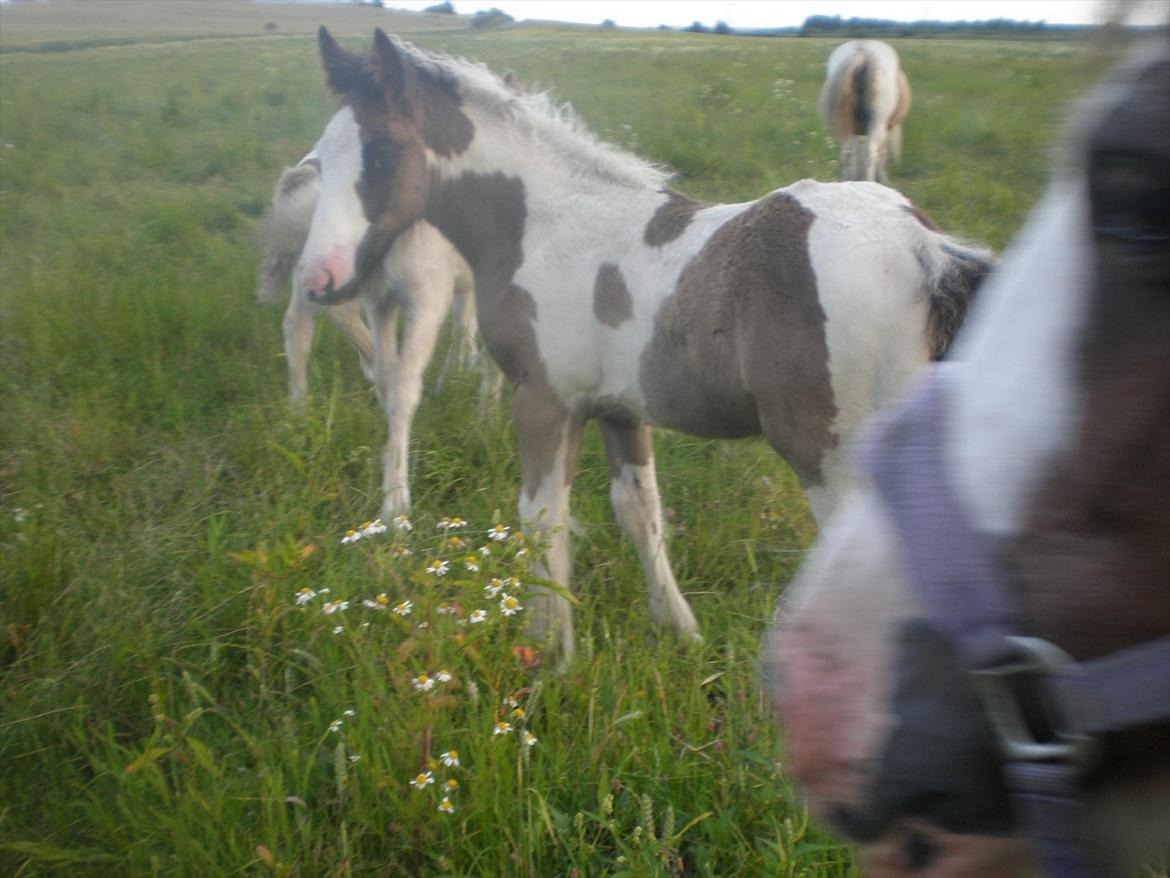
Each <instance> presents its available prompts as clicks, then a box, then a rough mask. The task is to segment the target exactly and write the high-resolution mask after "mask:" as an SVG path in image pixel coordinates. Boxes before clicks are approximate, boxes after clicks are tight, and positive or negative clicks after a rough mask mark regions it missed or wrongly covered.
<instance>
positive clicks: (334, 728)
mask: <svg viewBox="0 0 1170 878" xmlns="http://www.w3.org/2000/svg"><path fill="white" fill-rule="evenodd" d="M340 731H341V720H339V719H335V720H334V721H333V722H331V723H330V724H329V734H331V735H336V734H337V733H338V732H340Z"/></svg>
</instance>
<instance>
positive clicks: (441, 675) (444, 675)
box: [435, 668, 454, 683]
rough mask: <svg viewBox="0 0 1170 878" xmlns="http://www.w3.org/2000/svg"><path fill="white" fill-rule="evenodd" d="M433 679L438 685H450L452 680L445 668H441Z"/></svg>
mask: <svg viewBox="0 0 1170 878" xmlns="http://www.w3.org/2000/svg"><path fill="white" fill-rule="evenodd" d="M435 679H436V680H438V681H439V682H440V683H450V682H451V680H452V679H454V678H453V677H452V676H451V672H450V671H448V670H447V669H446V668H443V669H442V670H441V671H439V672H438V673H436V674H435Z"/></svg>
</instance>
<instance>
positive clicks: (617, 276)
mask: <svg viewBox="0 0 1170 878" xmlns="http://www.w3.org/2000/svg"><path fill="white" fill-rule="evenodd" d="M593 316H595V317H596V318H597V320H598V321H599V322H600V323H604V324H605V325H606V326H612V327H614V328H616V327H618V326H621V325H622V324H623V323H625V322H626V321H627V320H629V319H630V318H631V317H633V316H634V302H633V300H632V299H631V298H630V291H629V289H628V288H627V287H626V279H625V278H624V277H622V270H621V269H620V268H618V267H617V266H616V265H614V264H613V263H612V262H605V263H602V265H601V268H599V269H598V270H597V279H596V280H595V281H594V282H593Z"/></svg>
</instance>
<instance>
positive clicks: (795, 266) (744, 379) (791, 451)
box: [639, 194, 837, 485]
mask: <svg viewBox="0 0 1170 878" xmlns="http://www.w3.org/2000/svg"><path fill="white" fill-rule="evenodd" d="M812 223H813V215H812V213H810V212H809V211H808V210H806V209H805V208H804V207H803V206H802V205H801V204H800V203H799V202H797V201H796V200H795V199H794V198H792V197H791V196H789V195H787V194H773V195H769V196H766V197H764V198H762V199H760V200H759V201H757V202H756V203H755V204H753V205H752V206H751V207H749V208H748V209H747V210H745V211H744V212H743V213H741V214H739V215H738V216H736V217H735V218H733V219H731V220H729V221H728V222H726V223H724V224H723V225H722V226H721V227H720V228H719V229H718V230H717V231H716V232H715V233H714V234H713V235H712V236H711V238H710V239H709V240H708V241H707V243H706V244H705V245H704V247H703V249H702V250H700V251H699V253H697V254H696V255H695V257H694V258H693V259H692V260H691V262H690V263H689V264H688V265H687V267H686V268H685V269H683V271H682V273H681V274H680V276H679V280H678V284H677V285H676V287H675V291H674V293H673V294H672V295H671V296H669V297H668V298H667V299H666V300H665V301H664V302H663V303H662V305H661V307H660V308H659V310H658V313H657V314H655V316H654V324H655V326H654V336H653V338H652V339H651V341H650V344H649V345H647V347H646V350H645V351H644V352H643V354H642V359H641V367H640V375H639V377H640V381H641V385H642V390H643V393H644V395H645V398H646V405H647V410H648V411H649V414H650V416H651V420H652V421H653V422H654V423H657V424H661V425H663V426H667V427H671V428H673V429H677V430H681V431H683V432H685V433H691V434H693V435H697V436H710V437H721V438H735V437H740V436H750V435H755V434H757V433H760V432H763V433H764V435H765V436H766V437H767V438H768V441H769V442H770V443H771V444H772V446H773V447H774V448H775V449H776V451H777V452H779V454H780V455H781V456H782V457H784V458H785V459H786V460H787V461H788V462H789V463H790V464H791V465H792V467H793V468H794V469H795V470H796V472H797V474H798V475H799V476H800V478H801V480H802V481H803V482H804V484H805V485H810V484H819V483H820V481H821V467H820V462H821V458H822V456H823V455H824V452H825V451H826V450H828V449H830V448H833V447H834V446H835V445H836V444H837V436H836V435H835V434H834V433H833V430H832V425H833V421H834V419H835V418H836V415H837V406H836V403H835V401H834V398H833V389H832V384H831V382H830V377H829V350H828V343H827V341H826V339H825V312H824V310H823V309H822V308H821V304H820V301H819V299H818V297H817V286H816V276H815V274H814V273H813V269H812V265H811V263H810V261H809V255H808V232H809V228H810V227H811V225H812Z"/></svg>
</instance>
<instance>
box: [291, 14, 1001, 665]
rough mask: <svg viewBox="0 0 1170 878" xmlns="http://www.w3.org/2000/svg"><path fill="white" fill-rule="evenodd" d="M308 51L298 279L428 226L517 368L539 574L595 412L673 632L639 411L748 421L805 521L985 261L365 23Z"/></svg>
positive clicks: (624, 515)
mask: <svg viewBox="0 0 1170 878" xmlns="http://www.w3.org/2000/svg"><path fill="white" fill-rule="evenodd" d="M320 49H321V56H322V59H323V61H324V65H325V70H326V73H327V76H328V81H329V85H330V86H331V88H332V89H333V90H334V91H335V92H336V93H337V94H338V95H339V96H340V99H341V102H340V108H339V109H338V111H337V113H336V114H335V115H334V117H333V119H332V120H331V121H330V122H329V125H328V126H327V127H326V129H325V132H324V133H323V134H322V136H321V139H320V141H319V142H318V144H317V147H316V149H315V153H316V155H317V156H318V158H319V159H320V161H321V197H320V200H319V201H318V204H317V211H316V213H315V214H314V217H313V228H312V231H311V232H310V234H309V241H308V243H307V244H306V247H305V253H304V257H303V260H302V279H301V282H302V284H303V285H304V286H305V287H306V288H307V289H309V290H310V291H312V292H313V293H315V294H316V296H317V297H318V299H319V300H320V301H323V302H334V301H341V300H344V299H346V298H348V297H351V296H352V295H354V294H355V292H356V290H357V289H358V288H359V287H360V284H361V283H362V279H363V278H364V277H365V275H366V274H367V273H368V272H369V271H370V270H371V269H372V268H373V267H374V266H376V265H377V264H378V260H379V259H380V258H381V254H382V253H384V252H385V250H386V248H387V247H389V246H390V245H391V244H392V243H393V242H394V240H395V239H396V237H397V236H398V235H399V234H400V233H401V231H402V230H403V229H404V228H407V227H408V226H409V225H410V224H411V223H413V222H414V221H415V220H417V219H418V218H420V217H421V218H425V219H426V220H428V221H429V222H431V223H433V224H434V225H435V226H436V227H437V228H438V229H439V230H440V231H441V232H442V233H443V235H444V236H446V237H447V238H448V239H449V240H450V241H451V242H452V243H453V244H454V245H455V247H456V248H457V249H458V250H459V252H460V253H461V254H462V255H463V257H464V258H465V259H466V260H467V262H468V263H469V264H470V265H471V267H472V270H473V271H474V272H475V286H476V296H477V309H478V313H479V325H480V331H481V332H482V333H483V337H484V340H485V341H486V343H487V346H488V350H489V351H490V352H491V354H492V356H493V357H494V358H495V360H496V362H497V363H498V364H499V365H500V367H501V368H502V369H503V371H504V374H505V375H506V376H507V378H508V379H509V380H510V381H511V382H512V384H513V387H514V391H515V392H514V394H513V419H514V423H515V426H516V431H517V436H518V440H519V446H520V454H521V470H522V480H523V484H522V486H521V497H520V514H521V518H522V519H523V520H525V521H528V522H531V523H532V525H534V526H535V527H537V528H539V529H541V530H544V531H546V532H547V533H548V535H549V549H548V552H547V555H546V559H547V560H546V563H547V571H545V572H546V573H547V576H546V577H545V578H547V579H550V580H552V581H553V582H556V583H559V584H562V585H565V586H567V585H568V582H569V553H568V533H567V532H566V528H565V527H564V525H565V524H566V522H568V520H569V489H570V485H571V484H572V481H573V475H574V470H575V468H576V463H577V454H578V449H579V447H580V442H581V436H582V432H583V430H584V427H585V423H586V421H588V420H590V419H596V420H597V421H598V424H599V427H600V429H601V433H602V436H603V438H604V442H605V448H606V453H607V455H608V458H609V464H610V473H611V477H612V483H611V498H612V501H613V506H614V510H615V512H616V515H617V519H618V521H619V523H620V524H621V526H622V528H623V529H624V530H625V532H626V533H627V534H628V535H629V536H630V538H631V539H632V540H633V541H634V544H635V546H636V548H637V551H638V555H639V559H640V561H641V563H642V567H643V570H644V572H645V575H646V581H647V588H648V591H649V596H650V601H649V608H650V613H651V615H652V617H653V618H654V620H655V621H656V622H659V623H661V624H665V625H667V626H669V627H670V628H672V629H674V631H676V632H677V633H679V634H680V635H683V636H688V637H697V636H698V635H697V626H696V623H695V618H694V615H693V614H692V613H691V609H690V607H689V606H688V605H687V602H686V600H684V598H683V596H682V595H681V594H680V593H679V590H678V586H677V584H676V582H675V579H674V575H673V574H672V572H671V569H670V564H669V562H668V560H667V552H666V539H665V534H664V532H663V527H662V518H661V508H660V503H659V496H658V487H657V482H656V476H655V471H654V456H653V446H652V443H651V434H650V425H651V424H655V425H661V426H666V427H671V428H674V429H677V430H682V431H684V432H687V433H691V434H694V435H699V436H709V437H723V438H735V437H741V436H751V435H757V434H759V433H763V434H764V435H765V436H766V437H767V439H768V440H769V442H771V444H772V446H773V447H774V448H775V449H776V450H777V451H778V452H779V453H780V454H781V455H782V456H783V457H784V458H785V459H786V460H787V461H788V462H789V463H790V464H791V465H792V466H793V468H794V469H795V470H796V472H797V474H798V475H799V477H800V479H801V481H802V483H803V485H804V486H805V488H806V490H807V492H808V496H809V501H810V503H811V504H812V508H813V511H814V513H815V514H816V515H817V517H818V518H823V517H824V516H826V515H827V514H828V512H829V511H830V510H831V509H832V508H833V507H834V506H835V505H836V503H837V500H838V498H839V497H840V496H841V495H842V494H843V492H844V491H845V490H846V489H847V487H848V485H849V484H850V481H851V473H850V468H849V464H848V462H847V460H846V458H845V456H844V444H845V439H846V438H847V437H848V436H849V435H850V433H851V432H852V431H853V429H854V427H855V425H856V424H858V423H860V422H861V421H862V420H863V419H864V418H865V417H866V416H867V415H868V414H869V413H871V412H873V411H874V410H875V409H876V408H877V407H878V406H880V405H881V404H882V403H883V402H885V401H886V400H888V399H890V398H891V397H892V396H893V395H894V394H895V393H896V392H897V391H898V390H899V389H900V388H901V387H902V386H903V385H904V384H905V383H906V382H907V381H908V380H909V378H910V377H911V376H912V375H914V374H915V373H916V372H918V371H919V370H920V369H921V368H922V367H923V365H924V364H926V363H927V362H928V361H929V360H930V359H931V357H932V356H937V355H938V354H940V353H941V351H942V350H943V349H944V348H945V347H946V345H947V342H948V341H949V339H950V334H951V332H952V331H953V328H954V326H955V324H956V323H957V321H958V319H960V318H961V316H962V314H963V312H964V310H965V308H966V304H967V298H968V296H969V295H970V292H971V290H972V289H973V287H974V285H975V284H976V283H978V281H979V280H980V279H981V277H982V276H983V274H984V272H985V271H986V269H987V266H988V256H987V254H986V253H985V252H983V251H980V250H976V249H972V248H970V247H966V246H964V245H962V244H960V243H959V242H958V241H956V240H954V239H952V238H949V237H947V236H946V235H943V234H941V233H940V232H938V231H937V230H936V229H934V228H933V226H931V224H929V223H928V222H927V221H925V220H924V218H923V216H922V214H921V213H919V212H917V211H916V210H915V209H914V208H913V206H912V205H911V204H910V203H909V202H908V201H907V200H906V199H905V198H903V197H902V196H901V195H899V194H898V193H897V192H894V191H893V190H890V189H886V188H885V187H882V186H878V185H876V184H866V183H857V184H836V183H834V184H827V185H826V184H820V183H815V182H811V181H804V182H801V183H798V184H796V185H794V186H790V187H788V188H786V189H781V190H778V191H776V192H773V193H771V194H770V195H766V196H764V197H763V198H761V199H759V200H758V201H754V202H750V203H747V204H717V205H704V204H698V203H696V202H693V201H691V200H690V199H688V198H686V197H684V196H682V195H679V194H678V193H675V192H671V191H669V190H668V189H667V188H666V183H667V175H666V174H665V173H664V172H662V171H661V170H659V169H657V168H655V167H653V166H651V165H649V164H647V163H645V162H643V161H642V160H640V159H638V158H637V157H635V156H633V155H631V154H629V153H624V152H622V151H620V150H617V149H615V148H613V147H611V146H608V145H606V144H603V143H601V142H600V141H598V140H597V139H596V138H595V137H594V136H593V135H591V134H590V133H588V132H587V131H585V130H584V129H583V128H582V126H581V125H580V123H579V122H578V121H577V120H576V118H575V117H574V116H573V115H572V114H571V113H570V112H569V111H568V110H567V109H565V108H561V107H557V106H555V105H554V104H552V103H551V102H550V101H549V99H548V98H547V96H545V95H526V94H517V93H516V92H515V91H514V90H513V89H510V88H509V87H507V85H506V84H505V83H504V82H503V81H502V80H500V79H499V78H498V77H496V76H493V75H492V74H491V73H489V72H488V71H487V70H486V69H485V68H483V67H481V66H478V65H475V64H471V63H468V62H466V61H459V60H455V59H451V58H446V57H442V56H436V55H431V54H428V53H424V52H421V51H419V50H418V49H415V48H412V47H408V46H405V45H402V44H399V43H397V42H395V41H392V40H391V39H390V38H388V37H387V36H386V35H385V34H384V33H382V32H381V31H377V32H376V33H375V37H374V47H373V52H372V54H371V55H370V56H369V57H368V58H360V57H357V56H354V55H351V54H349V53H348V52H346V51H344V50H343V49H341V48H340V47H339V46H338V45H337V43H336V42H334V40H333V38H332V37H331V36H330V35H329V34H328V32H327V31H325V30H324V29H322V30H321V32H320ZM569 609H570V608H569V603H568V601H567V600H565V599H564V598H563V597H560V596H553V595H552V594H546V595H544V596H542V598H541V599H540V600H538V601H535V602H534V607H533V614H532V622H531V625H532V629H533V631H534V633H535V634H536V635H538V636H546V635H549V634H552V635H553V636H554V637H555V638H556V640H555V642H554V643H553V644H552V645H553V646H554V648H556V649H557V651H559V652H560V653H561V655H562V656H565V657H567V656H568V655H570V654H571V652H572V649H573V635H572V621H571V616H570V612H569Z"/></svg>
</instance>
